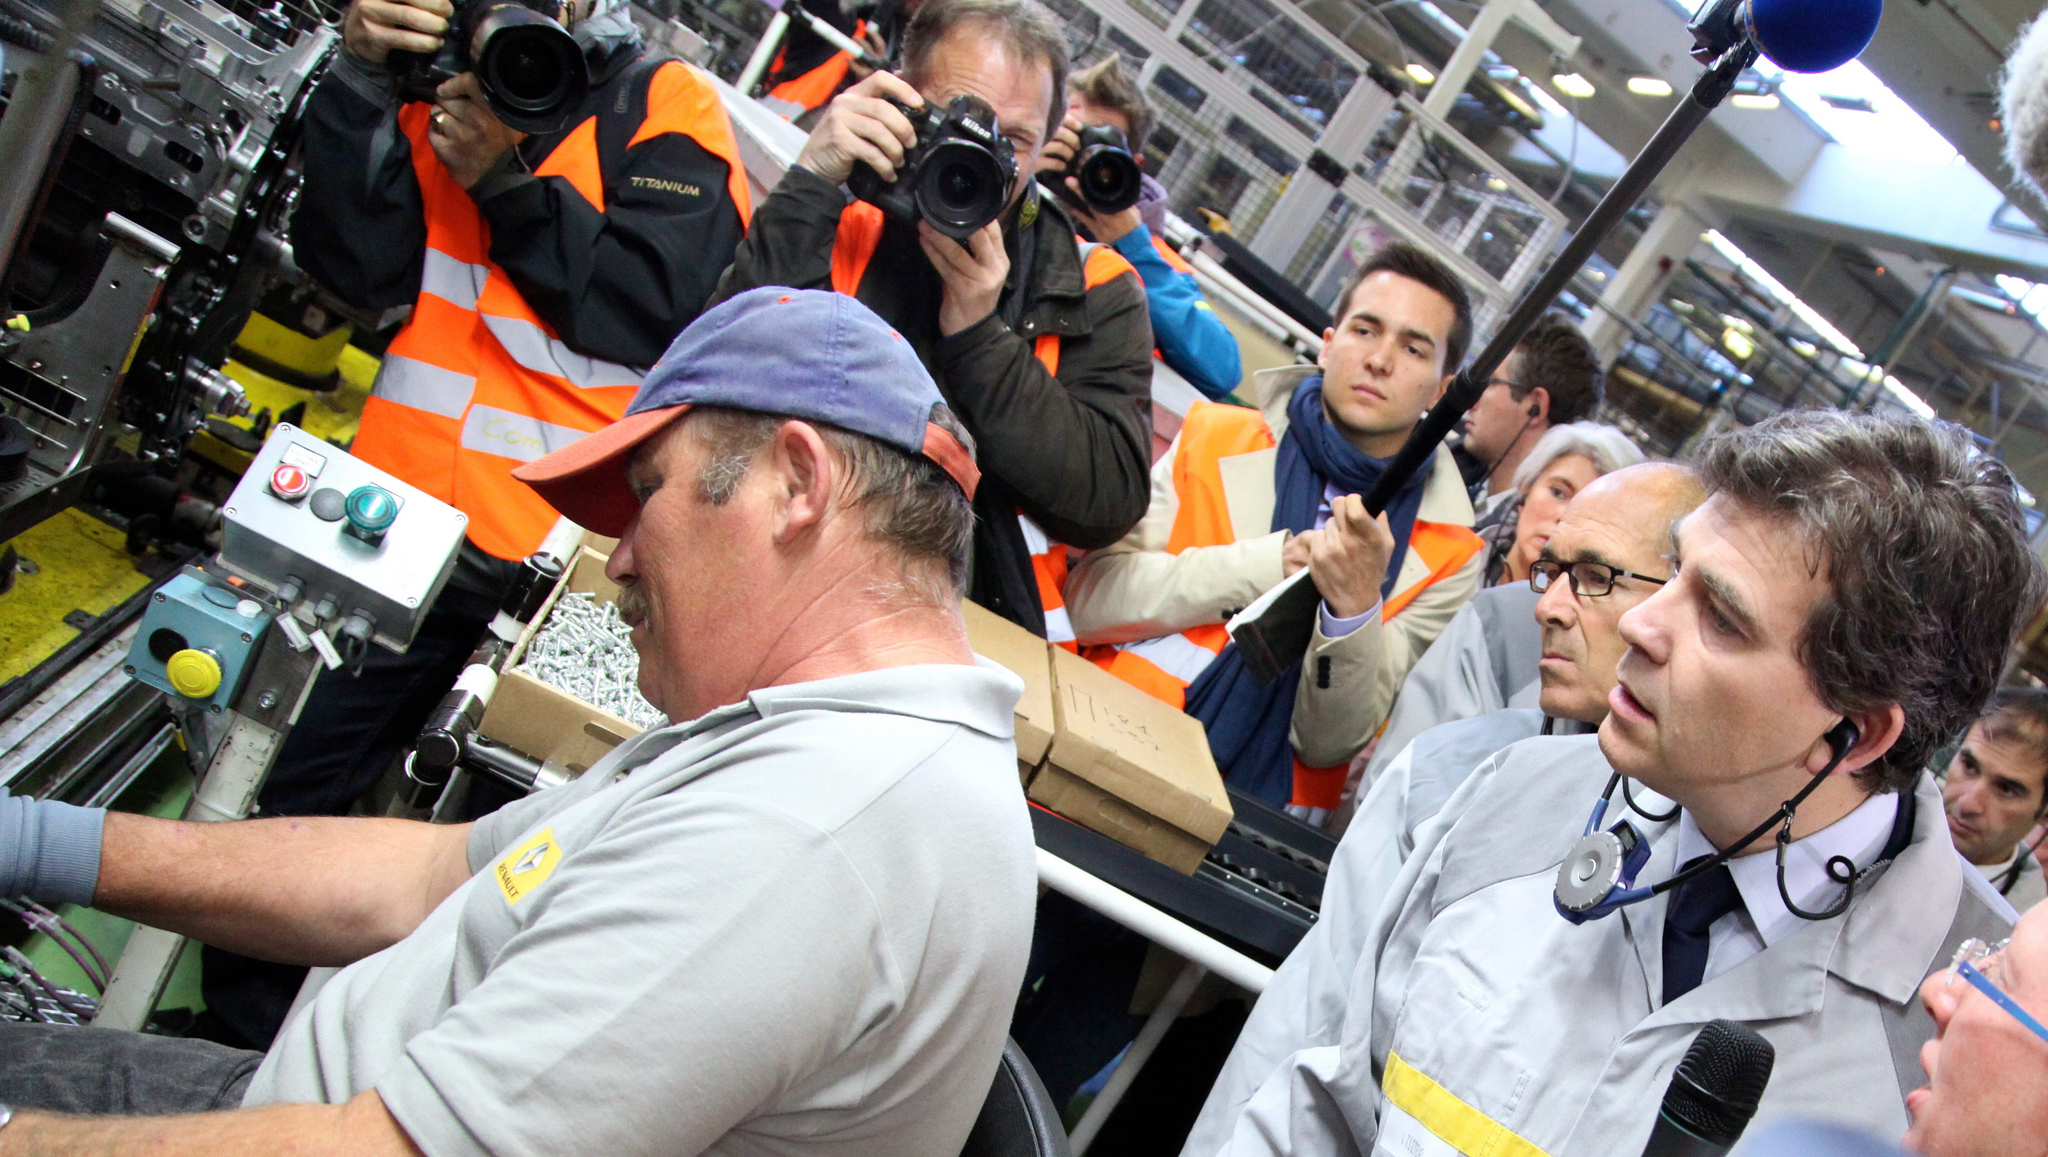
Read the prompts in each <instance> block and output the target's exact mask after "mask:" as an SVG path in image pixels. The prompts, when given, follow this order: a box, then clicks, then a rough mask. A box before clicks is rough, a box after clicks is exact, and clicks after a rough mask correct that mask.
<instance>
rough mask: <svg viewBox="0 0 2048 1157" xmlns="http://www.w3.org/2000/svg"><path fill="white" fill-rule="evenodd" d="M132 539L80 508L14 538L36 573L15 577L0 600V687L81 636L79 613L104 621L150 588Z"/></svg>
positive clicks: (59, 515) (61, 514)
mask: <svg viewBox="0 0 2048 1157" xmlns="http://www.w3.org/2000/svg"><path fill="white" fill-rule="evenodd" d="M125 539H126V536H125V535H123V534H122V533H121V532H120V531H118V530H115V529H114V528H113V527H111V526H108V525H107V524H106V523H104V522H101V521H100V520H99V519H96V518H93V517H92V516H90V515H87V514H84V513H81V512H80V511H78V510H76V509H68V510H61V511H58V512H57V513H56V514H55V515H52V516H51V517H50V518H47V519H45V520H43V521H42V522H40V523H38V524H37V525H35V526H33V527H30V528H29V529H27V530H24V531H22V532H21V533H20V534H18V535H16V536H15V537H14V540H13V546H14V549H15V552H16V553H18V554H20V555H21V557H23V558H25V559H27V560H29V561H30V562H32V563H34V564H35V566H36V571H37V573H35V574H26V573H21V574H17V575H15V578H14V589H13V590H11V591H9V592H7V593H6V594H4V595H0V681H5V680H7V679H12V678H14V677H15V676H17V675H22V674H25V673H27V672H28V671H29V670H31V669H32V668H34V667H35V665H36V664H38V663H40V662H42V661H43V660H44V659H47V658H49V657H50V656H51V655H54V654H56V653H57V651H58V649H59V648H61V647H63V646H64V644H66V643H69V642H70V641H71V640H73V639H75V638H77V637H78V628H76V627H73V626H71V625H70V624H68V623H66V622H65V621H64V616H65V615H68V614H70V613H71V612H73V611H84V612H86V613H87V614H90V615H103V614H106V613H107V612H108V611H110V610H113V609H114V608H115V607H117V606H119V605H121V603H122V602H124V601H125V600H126V599H127V598H128V597H129V596H130V595H132V594H134V593H135V592H137V591H139V590H141V589H142V588H144V587H146V586H148V585H149V578H148V577H147V576H145V575H144V574H142V573H141V572H140V571H137V570H136V569H135V559H134V558H133V557H132V556H131V555H130V554H129V553H128V550H127V547H126V546H125V545H124V542H125Z"/></svg>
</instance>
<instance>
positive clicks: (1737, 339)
mask: <svg viewBox="0 0 2048 1157" xmlns="http://www.w3.org/2000/svg"><path fill="white" fill-rule="evenodd" d="M1721 346H1722V348H1724V349H1726V350H1727V351H1728V352H1729V353H1731V354H1734V355H1735V356H1736V358H1737V359H1738V360H1744V361H1746V360H1748V358H1749V355H1751V354H1753V353H1755V352H1756V343H1755V342H1753V341H1751V340H1749V338H1748V337H1747V336H1746V335H1745V334H1743V333H1742V331H1740V330H1738V329H1736V328H1735V327H1734V326H1729V327H1728V328H1727V329H1724V330H1722V331H1721Z"/></svg>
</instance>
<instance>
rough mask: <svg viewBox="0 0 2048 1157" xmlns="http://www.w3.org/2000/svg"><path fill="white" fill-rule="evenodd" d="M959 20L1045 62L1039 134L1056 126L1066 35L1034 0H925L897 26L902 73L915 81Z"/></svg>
mask: <svg viewBox="0 0 2048 1157" xmlns="http://www.w3.org/2000/svg"><path fill="white" fill-rule="evenodd" d="M963 24H972V25H973V26H974V27H976V28H977V29H980V30H981V31H984V32H987V33H988V34H990V35H992V36H994V37H995V38H996V39H998V40H1000V41H1001V42H1002V43H1003V44H1004V45H1006V46H1007V47H1008V48H1009V49H1010V51H1012V52H1014V53H1016V54H1017V59H1019V60H1022V61H1025V62H1027V63H1028V62H1032V61H1044V62H1045V67H1046V70H1047V71H1048V72H1050V73H1052V104H1051V106H1049V107H1048V108H1047V109H1046V114H1045V117H1046V119H1045V135H1046V136H1047V137H1048V138H1050V137H1051V136H1052V134H1053V133H1055V132H1058V131H1059V127H1060V121H1062V120H1064V119H1065V118H1066V115H1067V70H1068V61H1067V38H1066V36H1065V35H1064V34H1062V33H1061V31H1060V22H1059V18H1058V17H1056V16H1054V15H1053V14H1052V13H1051V12H1050V11H1049V10H1048V9H1047V8H1046V7H1045V5H1043V4H1040V3H1038V0H925V3H924V4H923V5H922V6H921V7H919V8H918V10H917V15H915V16H912V17H911V18H910V26H909V27H908V28H906V29H904V30H903V78H904V79H905V80H908V81H909V82H910V84H911V87H913V88H917V87H920V86H921V83H922V81H923V79H924V71H925V67H926V65H927V63H928V62H929V60H930V58H931V54H932V50H933V49H935V48H937V47H938V46H939V43H940V42H941V41H943V40H945V39H946V37H947V36H948V35H950V34H951V33H952V32H953V30H954V29H956V28H959V27H960V26H961V25H963Z"/></svg>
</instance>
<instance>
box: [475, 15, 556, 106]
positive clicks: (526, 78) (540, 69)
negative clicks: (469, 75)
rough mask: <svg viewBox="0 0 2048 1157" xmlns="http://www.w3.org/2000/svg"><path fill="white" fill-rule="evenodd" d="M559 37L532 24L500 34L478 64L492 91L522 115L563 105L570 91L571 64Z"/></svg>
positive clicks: (503, 30)
mask: <svg viewBox="0 0 2048 1157" xmlns="http://www.w3.org/2000/svg"><path fill="white" fill-rule="evenodd" d="M551 33H553V34H555V35H551ZM556 35H559V31H558V30H556V29H550V28H547V27H545V26H541V25H532V24H528V25H521V26H517V27H512V28H506V29H502V30H500V31H499V32H498V34H497V35H496V36H494V37H492V38H491V40H490V42H489V43H488V44H487V45H486V47H485V49H484V55H483V59H482V60H481V61H479V62H478V63H479V64H480V66H481V68H482V71H483V72H484V74H485V76H486V78H487V79H488V81H489V87H490V88H491V90H492V91H494V92H496V93H497V94H498V96H499V97H500V98H501V99H503V100H504V101H506V102H507V103H509V104H511V105H512V106H513V107H514V108H517V109H519V110H520V111H521V112H535V111H539V110H542V109H546V108H548V107H550V106H552V105H554V104H556V103H558V102H560V101H561V100H562V98H563V96H564V95H565V94H566V93H567V92H568V89H569V75H570V65H571V62H570V61H569V60H566V59H564V55H565V54H564V53H563V51H562V45H561V44H560V43H559V41H558V40H557V39H556ZM570 47H574V42H573V41H571V42H570ZM575 63H577V64H580V63H581V61H576V62H575Z"/></svg>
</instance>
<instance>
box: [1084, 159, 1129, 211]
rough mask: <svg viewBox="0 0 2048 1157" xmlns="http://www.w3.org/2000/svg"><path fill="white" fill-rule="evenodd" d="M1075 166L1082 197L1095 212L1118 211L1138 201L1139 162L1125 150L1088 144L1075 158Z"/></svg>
mask: <svg viewBox="0 0 2048 1157" xmlns="http://www.w3.org/2000/svg"><path fill="white" fill-rule="evenodd" d="M1074 169H1075V174H1074V175H1075V176H1076V177H1077V178H1078V179H1079V180H1080V182H1081V197H1082V199H1083V200H1085V201H1087V202H1088V207H1089V208H1090V209H1092V210H1094V211H1095V212H1098V213H1121V212H1122V211H1124V210H1125V209H1128V208H1130V207H1131V206H1133V205H1135V204H1137V203H1138V196H1139V193H1140V189H1139V177H1138V165H1137V162H1136V161H1134V160H1133V159H1132V158H1131V154H1129V153H1127V152H1125V151H1124V150H1122V149H1119V148H1114V147H1110V146H1106V145H1094V146H1091V147H1089V148H1087V149H1085V150H1083V151H1082V153H1081V155H1080V156H1079V157H1078V158H1076V160H1075V163H1074Z"/></svg>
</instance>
